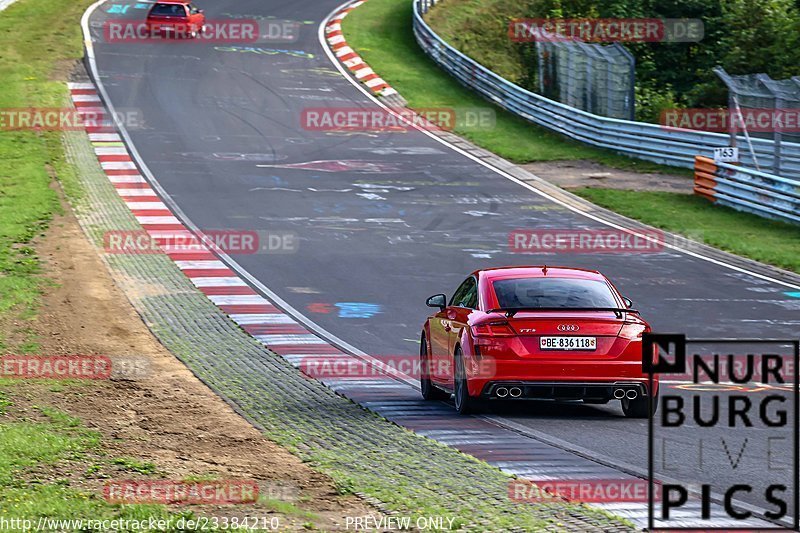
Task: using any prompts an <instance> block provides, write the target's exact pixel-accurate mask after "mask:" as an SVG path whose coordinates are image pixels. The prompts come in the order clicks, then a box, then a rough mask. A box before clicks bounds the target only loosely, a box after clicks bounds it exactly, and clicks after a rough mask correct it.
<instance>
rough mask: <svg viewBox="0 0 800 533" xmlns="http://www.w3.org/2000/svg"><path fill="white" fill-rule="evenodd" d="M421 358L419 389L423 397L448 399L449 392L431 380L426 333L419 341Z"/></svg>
mask: <svg viewBox="0 0 800 533" xmlns="http://www.w3.org/2000/svg"><path fill="white" fill-rule="evenodd" d="M419 359H420V372H419V389H420V392H421V393H422V397H423V398H424V399H426V400H446V399H447V397H448V396H449V394H447V393H446V392H444V391H443V390H442V389H438V388H436V386H435V385H434V384H433V382H432V381H431V374H430V367H431V364H430V360H429V359H428V339H427V338H425V334H424V333H423V334H422V338H421V339H420V341H419Z"/></svg>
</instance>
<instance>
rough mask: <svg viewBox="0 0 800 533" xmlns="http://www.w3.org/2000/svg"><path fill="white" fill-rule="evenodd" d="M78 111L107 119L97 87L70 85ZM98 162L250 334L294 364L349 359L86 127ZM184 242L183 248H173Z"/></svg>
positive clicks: (113, 138) (118, 146)
mask: <svg viewBox="0 0 800 533" xmlns="http://www.w3.org/2000/svg"><path fill="white" fill-rule="evenodd" d="M68 86H69V90H70V94H71V96H72V101H73V103H74V104H75V107H76V108H77V109H78V111H85V112H87V113H88V112H92V113H98V114H99V115H100V116H107V115H106V114H105V108H104V106H103V103H102V101H101V99H100V96H99V94H98V92H97V90H96V88H95V86H94V84H93V83H69V84H68ZM85 129H86V133H87V134H88V135H89V140H90V141H91V143H92V147H93V148H94V152H95V154H96V155H97V160H98V161H99V162H100V166H101V167H102V169H103V172H105V174H106V176H107V177H108V180H109V181H110V182H111V184H112V185H113V186H114V188H115V189H116V191H117V194H119V196H120V197H121V198H122V200H123V201H124V202H125V203H126V204H127V206H128V208H129V209H130V210H131V213H132V214H133V216H134V217H136V220H137V221H138V222H139V224H140V225H141V226H142V228H143V229H144V230H145V231H146V232H147V233H148V235H150V237H151V238H152V239H153V241H154V242H155V243H156V244H158V245H159V247H160V248H161V250H162V251H163V252H164V253H165V254H166V255H167V256H169V257H170V259H172V260H173V261H174V262H175V264H176V265H177V266H178V268H179V269H181V271H182V272H183V273H184V274H185V275H186V276H187V277H188V278H189V279H190V280H191V281H192V283H193V284H194V285H195V287H197V288H198V289H199V290H200V291H201V292H203V294H205V295H206V296H207V297H208V299H209V300H211V301H212V302H213V303H214V304H215V305H216V306H217V307H219V308H220V309H221V310H222V311H223V312H224V313H226V314H227V315H228V316H230V318H231V319H232V320H233V321H234V322H236V323H237V324H238V325H239V326H240V327H241V328H242V329H244V330H245V331H246V332H247V333H249V334H250V335H252V336H253V337H255V338H256V339H258V340H259V341H261V343H262V344H264V345H265V346H266V347H268V348H269V349H270V350H272V351H274V352H276V353H278V354H279V355H281V356H284V357H285V358H286V359H288V360H289V361H291V362H292V363H294V364H296V365H297V364H299V361H300V360H302V358H307V357H315V356H323V357H331V356H334V357H336V356H342V357H346V356H347V355H346V354H345V353H344V352H342V351H341V350H339V349H338V348H336V347H334V346H333V345H331V344H330V343H328V342H327V341H325V340H323V339H322V338H320V337H318V336H317V335H315V334H314V333H312V332H311V331H310V330H309V329H307V328H306V327H305V326H303V325H302V324H300V323H299V322H298V321H296V320H295V319H294V318H292V317H291V316H289V315H288V314H286V313H284V312H283V311H281V310H280V309H278V308H277V307H275V306H274V305H273V304H272V303H271V302H270V301H268V300H267V299H266V298H264V297H263V296H261V295H259V294H258V293H257V292H256V291H255V290H253V289H252V288H251V287H250V286H248V285H247V283H245V282H244V281H243V280H242V279H241V278H240V277H239V276H238V275H237V274H236V273H235V272H234V271H233V270H231V269H230V268H228V266H227V265H226V264H225V263H223V262H222V261H220V259H219V257H218V256H217V255H216V254H215V253H214V251H212V250H211V249H210V248H209V247H208V246H207V245H206V244H205V242H203V241H202V240H201V239H199V238H198V237H197V236H196V235H195V234H194V233H192V231H190V230H189V228H188V227H186V225H184V224H183V223H182V222H181V221H180V220H179V219H178V217H176V216H175V214H174V213H173V212H172V211H171V210H170V209H169V207H167V205H166V204H165V203H164V202H163V201H162V200H161V198H160V197H159V196H158V195H157V194H156V192H155V191H154V190H153V188H152V187H151V186H150V184H149V183H148V182H147V180H145V179H144V176H142V174H141V173H140V172H139V169H138V168H137V166H136V164H135V163H134V162H133V159H132V158H131V155H130V153H129V151H128V149H127V148H126V146H125V143H124V142H123V139H122V137H120V135H119V134H118V133H117V131H116V130H115V128H114V127H112V126H87V127H86V128H85ZM176 241H179V242H181V246H180V247H176V246H174V245H170V243H174V242H176Z"/></svg>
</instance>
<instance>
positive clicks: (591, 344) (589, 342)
mask: <svg viewBox="0 0 800 533" xmlns="http://www.w3.org/2000/svg"><path fill="white" fill-rule="evenodd" d="M539 349H540V350H588V351H594V350H596V349H597V337H539Z"/></svg>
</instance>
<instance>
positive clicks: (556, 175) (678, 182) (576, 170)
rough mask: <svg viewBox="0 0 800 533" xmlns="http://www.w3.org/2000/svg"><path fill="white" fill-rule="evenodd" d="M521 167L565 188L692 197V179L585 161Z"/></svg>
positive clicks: (529, 164)
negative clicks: (687, 195)
mask: <svg viewBox="0 0 800 533" xmlns="http://www.w3.org/2000/svg"><path fill="white" fill-rule="evenodd" d="M520 166H521V167H522V168H524V169H525V170H527V171H528V172H531V173H533V174H536V175H537V176H539V177H540V178H542V179H544V180H547V181H549V182H550V183H552V184H554V185H558V186H559V187H563V188H565V189H577V188H582V187H592V188H603V189H625V190H631V191H665V192H677V193H683V194H692V178H691V176H688V175H687V176H677V175H671V174H646V173H643V172H633V171H629V170H620V169H617V168H611V167H607V166H605V165H601V164H600V163H595V162H593V161H585V160H575V161H548V162H546V163H527V164H525V165H520Z"/></svg>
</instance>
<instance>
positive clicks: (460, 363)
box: [453, 346, 481, 415]
mask: <svg viewBox="0 0 800 533" xmlns="http://www.w3.org/2000/svg"><path fill="white" fill-rule="evenodd" d="M453 359H454V360H455V361H454V362H455V365H454V366H455V375H454V376H453V389H454V391H455V394H454V395H453V396H454V398H455V404H456V411H458V413H459V414H462V415H468V414H472V413H477V412H479V411H480V410H481V402H480V400H479V399H478V398H475V397H473V396H470V395H469V388H468V387H467V369H466V366H465V365H464V355H463V353H462V352H461V347H460V346H457V347H456V351H455V353H454V354H453Z"/></svg>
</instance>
